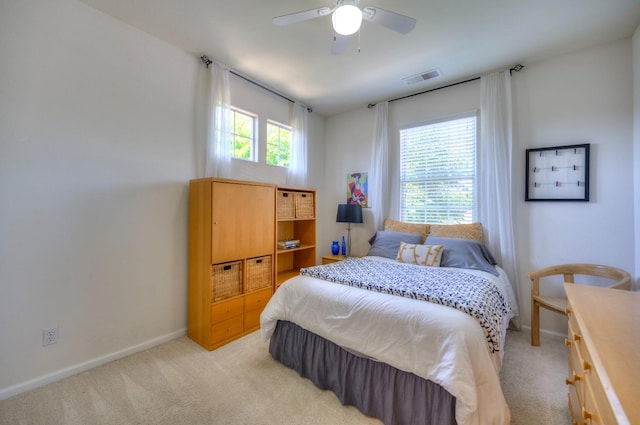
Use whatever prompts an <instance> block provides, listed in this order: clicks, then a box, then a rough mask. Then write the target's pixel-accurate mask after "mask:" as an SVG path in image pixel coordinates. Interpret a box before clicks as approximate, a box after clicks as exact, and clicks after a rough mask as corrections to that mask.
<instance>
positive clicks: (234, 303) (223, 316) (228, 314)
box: [211, 297, 244, 324]
mask: <svg viewBox="0 0 640 425" xmlns="http://www.w3.org/2000/svg"><path fill="white" fill-rule="evenodd" d="M243 311H244V298H242V297H239V298H234V299H232V300H229V301H224V302H220V303H216V304H212V305H211V323H214V324H215V323H220V322H222V321H225V320H228V319H230V318H232V317H235V316H239V315H242V313H243Z"/></svg>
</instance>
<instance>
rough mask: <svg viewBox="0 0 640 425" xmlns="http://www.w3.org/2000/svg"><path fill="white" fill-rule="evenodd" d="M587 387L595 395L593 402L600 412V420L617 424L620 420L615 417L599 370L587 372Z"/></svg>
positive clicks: (604, 422)
mask: <svg viewBox="0 0 640 425" xmlns="http://www.w3.org/2000/svg"><path fill="white" fill-rule="evenodd" d="M585 388H588V390H589V391H590V392H591V395H592V397H593V404H594V405H595V409H596V411H597V413H598V420H599V421H600V423H603V424H616V423H618V421H617V420H616V418H615V415H614V413H613V410H612V409H611V405H610V404H609V401H608V399H607V396H606V394H605V392H604V387H603V386H602V382H601V381H600V377H599V376H598V371H596V370H592V371H589V372H586V373H585ZM585 394H586V392H585Z"/></svg>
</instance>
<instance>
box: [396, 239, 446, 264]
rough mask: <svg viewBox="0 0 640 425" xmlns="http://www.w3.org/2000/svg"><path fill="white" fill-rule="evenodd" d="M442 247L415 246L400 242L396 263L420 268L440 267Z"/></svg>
mask: <svg viewBox="0 0 640 425" xmlns="http://www.w3.org/2000/svg"><path fill="white" fill-rule="evenodd" d="M443 251H444V245H416V244H412V243H405V242H400V249H399V250H398V257H397V258H396V260H397V261H399V262H401V263H410V264H418V265H420V266H431V267H440V260H441V259H442V252H443Z"/></svg>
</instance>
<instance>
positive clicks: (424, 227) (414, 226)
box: [384, 218, 429, 242]
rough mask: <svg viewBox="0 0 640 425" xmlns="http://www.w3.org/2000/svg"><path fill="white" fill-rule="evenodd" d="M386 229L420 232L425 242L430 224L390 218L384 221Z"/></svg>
mask: <svg viewBox="0 0 640 425" xmlns="http://www.w3.org/2000/svg"><path fill="white" fill-rule="evenodd" d="M384 230H387V231H391V232H402V233H419V234H421V235H422V241H421V242H423V241H424V239H425V238H426V237H427V235H428V234H429V225H428V224H419V223H405V222H403V221H397V220H391V219H389V218H388V219H386V220H385V221H384Z"/></svg>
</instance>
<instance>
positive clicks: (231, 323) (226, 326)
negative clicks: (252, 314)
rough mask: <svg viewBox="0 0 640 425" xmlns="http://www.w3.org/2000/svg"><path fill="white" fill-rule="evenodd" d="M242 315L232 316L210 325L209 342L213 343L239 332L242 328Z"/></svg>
mask: <svg viewBox="0 0 640 425" xmlns="http://www.w3.org/2000/svg"><path fill="white" fill-rule="evenodd" d="M243 322H244V321H243V317H242V315H240V316H236V317H232V318H231V319H228V320H225V321H224V322H220V323H216V324H214V325H212V326H211V343H212V344H215V343H218V342H220V341H224V340H225V339H228V338H231V337H233V336H236V335H238V334H241V333H242V331H243V330H244V323H243Z"/></svg>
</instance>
